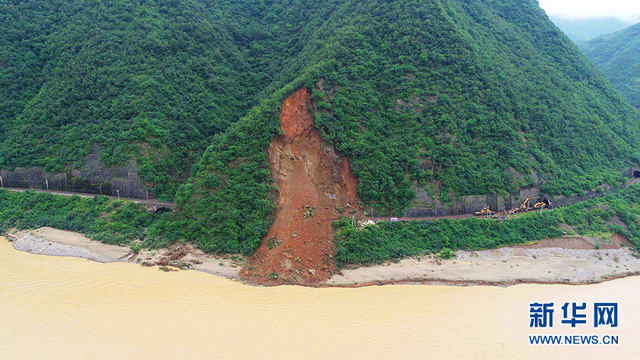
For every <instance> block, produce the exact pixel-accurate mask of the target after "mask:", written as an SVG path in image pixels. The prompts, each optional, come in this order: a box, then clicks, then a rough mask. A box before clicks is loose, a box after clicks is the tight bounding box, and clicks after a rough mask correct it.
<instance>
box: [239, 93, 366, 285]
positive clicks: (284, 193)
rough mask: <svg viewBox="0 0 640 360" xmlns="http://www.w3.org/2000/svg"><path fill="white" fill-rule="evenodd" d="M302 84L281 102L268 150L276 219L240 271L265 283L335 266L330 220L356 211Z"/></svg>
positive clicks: (307, 278)
mask: <svg viewBox="0 0 640 360" xmlns="http://www.w3.org/2000/svg"><path fill="white" fill-rule="evenodd" d="M311 106H312V105H311V103H310V99H309V90H308V89H306V88H301V89H300V90H298V91H296V92H295V93H294V94H293V95H291V96H290V97H289V98H288V99H287V100H285V101H284V103H283V104H282V110H281V113H280V124H281V128H282V135H280V136H277V137H276V138H274V139H273V141H272V142H271V145H270V146H269V149H268V158H269V164H270V165H271V173H272V176H273V178H274V180H275V183H276V185H277V188H278V194H277V195H278V205H277V209H276V212H275V219H274V222H273V225H272V226H271V229H270V230H269V232H268V234H267V236H266V237H265V238H264V240H263V241H262V245H261V246H260V248H258V250H257V251H256V253H255V254H254V256H253V257H252V258H251V260H250V263H249V264H248V265H247V267H245V269H244V270H243V272H242V274H243V276H244V277H245V279H246V280H248V281H250V282H255V283H265V284H272V285H276V284H317V283H320V282H322V281H324V280H326V279H328V278H329V277H330V276H331V274H332V272H334V271H335V262H334V259H333V256H334V255H335V251H336V250H335V245H334V242H333V239H334V231H333V226H332V222H333V221H334V220H337V219H338V218H339V217H340V212H343V213H345V214H358V213H359V208H358V202H357V195H356V191H357V186H358V182H357V180H356V179H355V177H354V176H353V174H352V173H351V169H350V168H349V161H348V160H347V159H346V158H344V157H342V156H340V155H339V154H337V153H336V151H335V149H334V148H333V146H331V145H328V144H326V143H324V142H323V141H322V139H321V137H320V133H319V132H318V130H317V128H316V127H315V124H314V121H313V116H312V113H311V111H310V108H311Z"/></svg>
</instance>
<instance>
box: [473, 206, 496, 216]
mask: <svg viewBox="0 0 640 360" xmlns="http://www.w3.org/2000/svg"><path fill="white" fill-rule="evenodd" d="M475 214H476V215H478V216H491V215H493V211H491V209H489V207H488V206H487V207H485V208H483V209H482V210H480V211H478V212H476V213H475Z"/></svg>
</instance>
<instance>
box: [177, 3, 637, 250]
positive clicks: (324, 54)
mask: <svg viewBox="0 0 640 360" xmlns="http://www.w3.org/2000/svg"><path fill="white" fill-rule="evenodd" d="M328 4H331V5H332V7H331V6H329V5H328ZM304 5H305V6H304V9H305V10H306V11H308V12H303V11H302V10H301V9H302V8H303V4H302V3H297V2H294V3H293V4H292V5H291V7H290V11H292V12H293V13H296V14H297V13H303V14H305V15H306V14H311V15H312V16H311V17H310V18H309V19H307V18H304V17H298V18H295V17H294V18H287V17H284V16H280V17H275V18H276V19H282V18H286V19H288V20H289V19H292V20H290V21H293V20H296V19H298V20H301V21H302V24H303V25H299V24H298V23H291V25H292V27H293V28H296V26H299V29H298V31H299V32H300V33H302V34H303V36H302V38H303V39H304V44H301V45H300V49H301V51H300V52H299V53H298V54H296V55H295V57H293V58H292V60H291V62H292V63H295V64H301V65H298V66H296V67H292V68H291V70H294V69H296V71H295V72H290V73H291V74H294V75H296V78H297V79H296V80H295V81H293V82H291V83H289V84H288V85H287V86H286V87H284V88H283V90H281V91H277V92H275V94H274V95H272V96H271V97H269V98H268V99H267V100H266V101H265V102H263V103H262V104H261V105H260V106H259V107H258V108H256V109H254V111H253V112H250V113H249V115H247V116H246V117H245V118H243V119H242V120H241V121H240V122H239V123H237V124H236V125H234V126H232V127H231V128H230V129H229V130H228V131H227V132H226V133H225V134H223V135H221V136H220V137H219V138H217V139H216V141H214V144H213V145H212V146H211V147H210V148H209V149H207V151H206V152H205V155H204V156H203V157H202V159H201V161H200V162H199V164H197V165H196V167H195V168H194V176H193V177H192V179H191V181H190V182H189V184H187V185H186V186H184V187H182V189H181V191H180V193H179V194H178V196H177V203H178V205H179V208H180V209H181V214H182V216H183V219H184V221H185V222H186V223H188V230H187V231H186V233H188V234H190V235H189V236H190V237H191V238H193V239H195V240H196V241H197V242H198V243H200V244H202V245H204V246H205V247H206V248H208V249H211V250H215V251H231V252H238V251H242V252H247V249H255V248H256V247H257V246H258V244H259V243H260V241H261V239H262V237H263V236H264V235H265V234H266V231H267V229H268V226H269V222H270V219H269V217H268V216H269V214H271V213H272V204H271V203H270V202H269V201H267V199H268V195H269V194H270V193H272V191H273V188H272V187H271V186H270V184H271V183H270V176H269V171H268V165H267V163H266V156H265V154H266V148H267V147H268V144H269V141H270V140H271V138H272V136H273V134H277V133H278V126H279V123H278V112H279V105H280V103H281V102H282V101H283V100H284V99H285V98H286V96H288V95H290V94H291V93H292V92H293V91H294V90H296V89H297V88H299V87H300V86H303V85H306V86H307V87H309V88H313V89H315V90H314V95H313V100H314V106H315V116H316V123H317V125H318V126H319V128H320V130H321V132H322V133H323V136H324V137H325V138H326V139H327V140H328V141H329V142H331V143H333V144H334V145H335V146H336V148H337V149H338V150H339V151H340V152H342V153H343V154H344V155H346V156H348V157H349V158H350V161H351V166H352V169H353V172H354V174H355V176H356V177H357V178H358V180H359V195H360V197H361V199H362V201H363V203H364V205H365V206H367V207H374V208H376V209H377V213H393V214H397V213H401V212H402V210H403V209H404V208H406V206H407V205H408V204H409V202H410V201H411V199H412V198H413V196H414V194H413V190H412V189H411V186H412V185H413V184H417V185H418V186H423V187H426V188H430V189H432V190H433V192H434V194H435V195H436V196H442V197H443V198H445V199H446V198H449V196H450V195H452V196H454V197H456V196H462V195H470V194H488V193H496V192H497V193H507V192H513V191H516V190H517V189H518V188H519V187H520V186H524V185H529V184H532V183H533V178H532V177H531V176H530V175H531V174H532V172H533V171H535V172H536V173H537V174H538V175H539V176H540V177H542V178H543V179H544V180H545V181H546V183H545V185H544V187H543V191H545V192H547V193H548V194H550V195H558V194H564V195H568V194H571V193H575V192H581V191H584V190H587V189H593V188H595V187H597V186H598V185H599V184H602V183H605V182H608V183H615V182H617V181H619V180H621V176H620V175H619V174H620V173H619V172H620V170H622V169H624V168H626V167H628V166H629V165H631V164H634V163H637V162H638V155H639V153H638V147H637V146H638V145H637V144H638V141H637V140H640V127H639V126H638V125H640V116H639V115H638V114H637V112H635V111H634V110H633V109H632V108H631V107H630V106H629V105H628V104H627V103H626V102H625V101H624V99H623V98H622V97H621V96H620V95H619V94H617V93H616V92H615V90H614V89H613V88H611V87H610V86H609V85H608V84H607V83H606V81H605V79H604V77H603V76H602V75H601V74H600V73H598V72H597V71H595V69H594V68H593V66H592V65H591V64H589V62H588V61H587V60H586V59H585V58H584V57H583V56H582V54H581V53H580V51H579V50H578V49H577V47H576V46H575V45H574V44H573V43H571V41H570V40H569V39H567V38H566V37H565V36H564V35H563V34H562V33H560V32H559V31H558V29H557V28H556V27H555V26H554V25H553V24H551V23H550V21H549V20H548V18H547V17H546V15H544V13H543V12H542V10H540V9H539V7H538V5H537V4H536V3H535V2H534V1H525V2H508V3H507V4H505V3H504V2H499V1H488V0H484V1H471V2H469V1H446V2H445V1H437V0H433V1H408V0H404V1H392V2H388V1H368V2H364V3H363V2H356V1H342V2H335V1H333V2H326V1H325V2H313V3H306V4H304ZM297 6H299V7H300V8H298V9H296V7H297ZM328 8H330V9H331V11H330V12H328V13H327V15H326V16H323V17H322V19H324V20H325V21H322V22H318V21H312V20H313V19H316V14H318V13H322V11H321V10H325V11H326V10H327V9H328ZM298 10H300V11H298ZM267 18H269V17H267ZM297 24H298V25H297ZM510 169H514V170H516V171H517V172H519V173H521V174H523V175H524V181H521V180H518V179H517V178H514V176H512V175H511V174H510V173H509V170H510Z"/></svg>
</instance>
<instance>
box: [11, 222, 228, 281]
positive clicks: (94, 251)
mask: <svg viewBox="0 0 640 360" xmlns="http://www.w3.org/2000/svg"><path fill="white" fill-rule="evenodd" d="M7 236H8V237H9V238H10V239H11V240H12V244H13V247H14V248H15V249H16V250H20V251H25V252H29V253H32V254H38V255H50V256H70V257H77V258H82V259H87V260H91V261H97V262H101V263H113V262H133V263H137V264H140V265H143V266H159V267H161V268H162V269H163V270H169V271H171V270H179V269H189V270H196V271H202V272H206V273H209V274H212V275H217V276H222V277H226V278H229V279H238V273H239V271H240V261H239V259H236V260H234V259H232V258H231V257H230V258H222V257H217V256H214V255H209V254H205V253H203V252H202V251H200V250H196V249H193V248H192V247H190V246H178V247H175V248H173V249H161V250H151V251H149V250H143V251H140V252H139V253H138V254H133V253H132V252H131V249H130V248H128V247H124V246H117V245H108V244H103V243H101V242H98V241H94V240H91V239H89V238H87V237H85V236H84V235H82V234H78V233H75V232H72V231H64V230H58V229H54V228H49V227H44V228H40V229H37V230H30V231H10V232H9V233H8V234H7Z"/></svg>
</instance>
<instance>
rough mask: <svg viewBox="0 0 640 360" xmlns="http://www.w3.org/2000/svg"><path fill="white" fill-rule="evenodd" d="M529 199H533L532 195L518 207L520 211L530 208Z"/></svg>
mask: <svg viewBox="0 0 640 360" xmlns="http://www.w3.org/2000/svg"><path fill="white" fill-rule="evenodd" d="M529 200H531V198H530V197H528V198H527V199H526V200H525V201H524V202H523V203H522V204H521V205H520V206H519V207H518V211H519V212H525V211H527V210H529Z"/></svg>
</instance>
